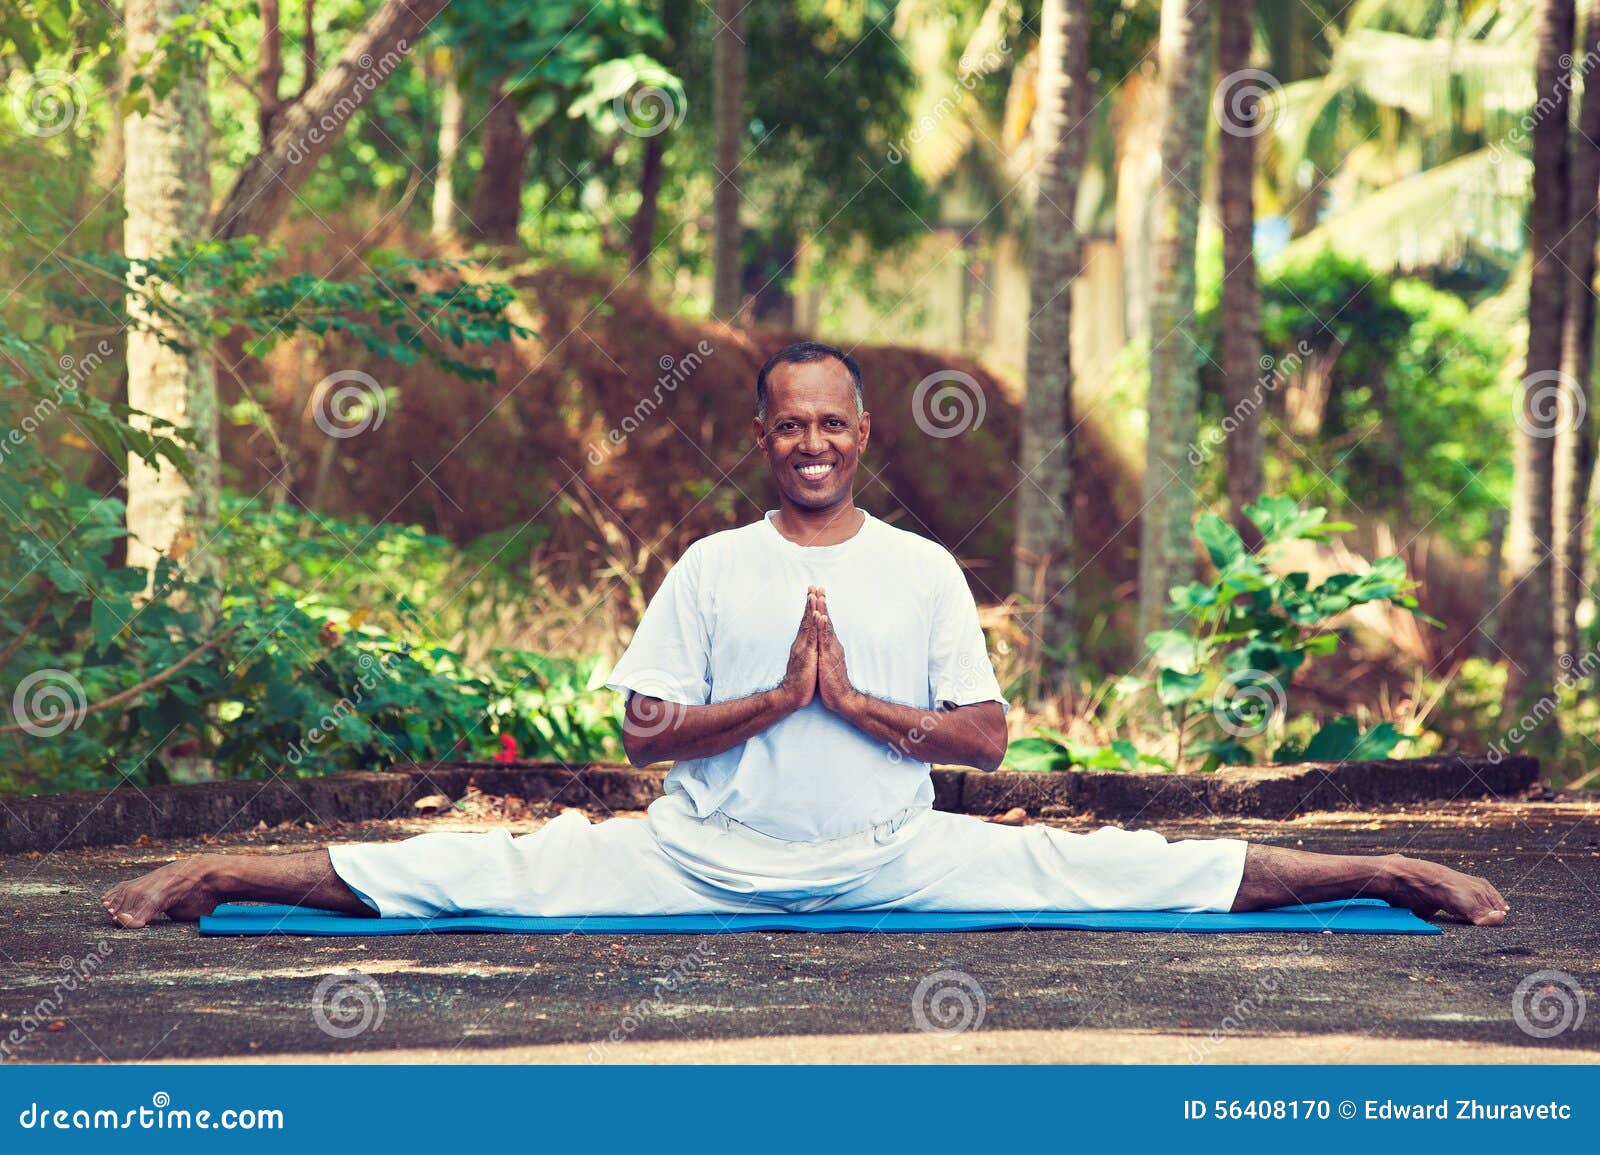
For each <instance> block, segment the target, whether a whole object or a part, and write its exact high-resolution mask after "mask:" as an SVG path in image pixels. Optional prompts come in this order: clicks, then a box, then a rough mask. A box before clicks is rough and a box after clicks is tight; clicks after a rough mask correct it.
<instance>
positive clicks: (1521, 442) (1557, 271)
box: [1506, 0, 1575, 706]
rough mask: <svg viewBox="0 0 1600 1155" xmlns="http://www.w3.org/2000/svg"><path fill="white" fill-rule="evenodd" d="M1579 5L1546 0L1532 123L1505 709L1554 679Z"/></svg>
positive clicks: (1545, 689) (1568, 0) (1564, 0)
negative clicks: (1560, 402)
mask: <svg viewBox="0 0 1600 1155" xmlns="http://www.w3.org/2000/svg"><path fill="white" fill-rule="evenodd" d="M1574 7H1575V5H1574V3H1573V0H1543V3H1542V5H1541V12H1540V22H1539V55H1538V64H1537V71H1536V77H1537V85H1538V97H1539V100H1538V103H1537V104H1536V105H1535V109H1534V114H1533V115H1534V124H1533V134H1532V135H1533V207H1532V209H1531V210H1530V211H1529V214H1528V220H1529V234H1530V239H1529V248H1530V250H1531V255H1532V258H1533V267H1532V270H1531V273H1530V275H1529V284H1528V358H1527V362H1526V366H1527V367H1526V370H1525V372H1524V373H1523V378H1522V386H1521V390H1520V405H1521V411H1520V414H1519V416H1518V419H1517V433H1516V438H1515V451H1516V456H1515V462H1516V483H1515V486H1514V488H1513V491H1512V497H1511V527H1510V537H1511V540H1510V544H1509V549H1508V553H1509V556H1508V558H1507V575H1508V577H1509V578H1510V580H1511V592H1510V594H1509V595H1508V597H1507V602H1508V612H1507V614H1506V620H1507V621H1511V622H1515V623H1516V628H1515V629H1513V630H1509V631H1507V633H1506V643H1507V654H1508V656H1509V657H1510V658H1511V663H1510V669H1509V670H1508V672H1507V679H1506V701H1507V703H1508V704H1510V705H1512V706H1522V705H1526V704H1528V703H1530V702H1532V701H1533V700H1534V699H1536V698H1539V697H1541V696H1542V695H1545V694H1548V693H1549V692H1550V691H1551V689H1552V686H1553V683H1554V679H1555V614H1554V592H1555V591H1554V587H1553V583H1552V580H1551V578H1552V568H1551V554H1550V549H1551V543H1552V539H1553V536H1554V533H1553V530H1554V526H1553V514H1554V511H1553V508H1552V496H1553V480H1554V478H1553V472H1554V465H1555V433H1556V420H1555V419H1556V407H1555V406H1554V405H1553V404H1552V403H1551V402H1552V399H1553V397H1552V395H1553V394H1554V393H1555V390H1554V389H1553V388H1552V383H1554V382H1557V381H1559V380H1560V372H1561V337H1562V325H1563V322H1564V311H1565V304H1566V296H1567V277H1568V273H1567V272H1566V269H1565V268H1564V266H1563V265H1562V263H1561V261H1562V257H1563V256H1564V255H1565V254H1564V250H1563V244H1564V238H1565V236H1566V231H1567V199H1568V197H1567V193H1568V187H1567V182H1568V180H1569V174H1568V146H1567V105H1568V100H1567V92H1568V86H1569V84H1570V79H1571V78H1570V72H1571V65H1572V57H1571V52H1572V42H1573V23H1574V11H1573V9H1574Z"/></svg>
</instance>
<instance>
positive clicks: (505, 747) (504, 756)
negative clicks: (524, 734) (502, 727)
mask: <svg viewBox="0 0 1600 1155" xmlns="http://www.w3.org/2000/svg"><path fill="white" fill-rule="evenodd" d="M521 756H522V755H521V751H519V750H518V749H517V739H516V737H515V736H514V735H511V734H502V735H500V753H498V754H496V755H495V756H494V760H495V761H496V762H515V761H516V760H517V759H518V758H520V757H521Z"/></svg>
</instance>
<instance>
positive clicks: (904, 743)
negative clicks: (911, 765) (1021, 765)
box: [837, 690, 1006, 770]
mask: <svg viewBox="0 0 1600 1155" xmlns="http://www.w3.org/2000/svg"><path fill="white" fill-rule="evenodd" d="M837 712H838V714H839V715H840V716H841V717H842V718H844V719H845V720H846V721H848V722H850V723H851V724H852V725H854V726H855V727H856V728H857V729H859V730H862V731H864V732H865V733H868V734H870V735H872V736H873V737H874V738H876V739H878V741H880V742H882V743H884V744H885V745H887V746H889V747H891V748H892V749H895V750H898V751H899V752H900V753H901V754H903V755H905V757H907V758H909V759H914V760H915V761H918V762H949V763H954V764H957V765H961V766H975V767H977V768H978V769H980V770H993V769H995V767H997V766H999V765H1000V761H1001V759H1002V758H1004V757H1005V754H1006V738H1005V713H1004V711H1003V710H1001V708H1000V704H999V703H998V702H981V703H978V704H977V705H973V706H956V707H953V708H950V709H944V708H940V707H935V708H934V709H931V710H917V709H914V708H913V707H911V706H902V705H900V703H898V702H886V701H884V700H883V699H882V698H874V697H872V696H871V695H869V694H863V693H861V692H860V691H859V690H855V691H852V692H851V693H850V694H849V696H847V697H846V698H845V699H844V700H843V701H842V702H840V703H839V705H838V707H837Z"/></svg>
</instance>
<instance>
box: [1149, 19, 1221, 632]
mask: <svg viewBox="0 0 1600 1155" xmlns="http://www.w3.org/2000/svg"><path fill="white" fill-rule="evenodd" d="M1210 17H1211V5H1210V2H1209V0H1162V5H1161V45H1160V61H1161V87H1162V112H1161V122H1162V123H1161V165H1162V177H1163V179H1164V182H1165V183H1164V185H1163V187H1162V191H1161V195H1160V197H1159V198H1158V200H1157V203H1156V213H1157V216H1156V275H1155V283H1154V286H1153V291H1152V293H1151V301H1150V328H1151V332H1150V400H1149V403H1148V406H1147V410H1148V415H1149V430H1150V432H1149V445H1148V450H1147V453H1146V458H1145V472H1144V508H1143V511H1142V513H1141V516H1140V523H1139V634H1140V636H1141V637H1142V636H1143V635H1144V634H1145V633H1147V632H1149V631H1150V630H1153V629H1156V628H1158V627H1159V626H1160V625H1161V623H1162V620H1163V619H1164V617H1165V613H1166V606H1167V590H1168V588H1169V587H1170V586H1171V585H1172V584H1173V583H1174V582H1176V581H1184V580H1188V578H1189V577H1190V575H1191V572H1192V569H1193V558H1194V546H1193V544H1192V539H1191V536H1190V535H1191V529H1190V522H1191V521H1192V519H1193V514H1194V493H1193V489H1192V485H1193V474H1194V467H1193V466H1192V465H1191V464H1190V462H1189V447H1190V446H1191V445H1192V444H1193V443H1194V440H1195V432H1196V430H1195V423H1196V419H1197V414H1198V411H1199V392H1200V378H1199V371H1198V368H1199V367H1198V364H1197V361H1196V354H1197V352H1198V348H1199V347H1198V346H1197V345H1196V344H1195V340H1194V260H1195V235H1196V232H1197V230H1198V228H1199V223H1200V187H1201V168H1202V165H1203V162H1204V157H1205V128H1206V111H1207V108H1208V106H1209V104H1210V101H1209V99H1208V98H1209V96H1210V93H1209V92H1208V91H1207V85H1206V79H1207V77H1206V73H1207V64H1208V63H1209V61H1210V57H1211V52H1210V48H1211V44H1210V40H1211V29H1210Z"/></svg>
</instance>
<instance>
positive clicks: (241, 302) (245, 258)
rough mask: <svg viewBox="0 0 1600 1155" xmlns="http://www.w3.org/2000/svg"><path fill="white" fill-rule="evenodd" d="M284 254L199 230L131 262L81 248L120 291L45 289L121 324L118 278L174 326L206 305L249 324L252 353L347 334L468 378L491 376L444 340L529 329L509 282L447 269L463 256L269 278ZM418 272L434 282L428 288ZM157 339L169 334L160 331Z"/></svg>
mask: <svg viewBox="0 0 1600 1155" xmlns="http://www.w3.org/2000/svg"><path fill="white" fill-rule="evenodd" d="M282 257H283V250H282V249H280V248H263V247H261V245H260V242H258V241H257V240H256V239H255V238H254V237H240V238H236V239H232V240H213V241H201V242H199V243H197V244H194V245H190V246H184V247H182V248H179V249H177V250H175V251H173V252H171V253H169V254H167V255H165V256H162V257H159V258H151V259H148V260H138V261H130V260H129V259H128V258H127V257H124V256H122V255H121V254H117V253H89V254H85V255H83V256H82V257H81V258H78V260H79V261H80V262H81V263H83V264H85V265H87V266H89V267H90V268H93V269H96V270H98V271H99V272H101V273H103V274H105V276H106V277H107V278H108V281H109V283H110V284H115V285H116V286H118V288H119V292H118V293H116V294H115V295H110V296H108V295H91V294H81V293H68V292H63V291H57V292H56V293H54V294H52V295H53V297H54V298H55V300H56V301H57V303H58V304H60V305H61V306H62V307H63V308H67V309H70V310H72V311H75V312H77V313H79V314H81V315H84V316H86V317H89V318H91V319H94V320H102V321H107V322H110V323H115V324H118V325H123V324H127V323H128V322H129V316H128V312H127V307H126V303H125V298H124V296H123V295H122V293H121V292H120V289H121V287H122V286H124V285H127V286H129V287H130V290H131V291H132V292H133V293H135V294H138V295H140V296H141V299H142V301H143V302H144V303H145V304H146V307H147V309H148V311H149V312H151V313H154V314H156V315H157V316H159V317H161V318H163V319H166V320H168V321H170V322H172V323H173V324H175V325H181V326H183V327H184V328H186V329H193V328H194V326H195V324H196V317H197V315H203V317H204V320H205V323H206V325H207V326H208V329H207V332H208V334H209V335H210V336H213V337H219V336H225V335H227V334H228V333H229V332H230V331H232V329H233V328H234V327H235V326H239V327H242V328H243V329H244V330H246V331H247V332H249V333H252V334H254V336H253V337H252V338H251V340H250V341H249V342H248V343H247V344H246V350H245V351H246V352H247V353H249V354H250V355H252V356H256V357H260V356H264V355H265V354H266V353H267V352H268V351H270V350H271V349H272V347H273V346H275V345H277V344H279V343H280V342H282V341H284V340H287V339H288V338H290V337H293V336H295V335H297V334H308V335H310V336H312V337H315V338H317V339H319V340H321V339H325V338H327V337H328V336H330V335H333V334H344V335H346V336H349V337H353V338H354V339H356V340H357V341H359V342H360V343H361V344H362V346H363V347H364V348H366V349H367V351H368V352H370V353H373V354H375V355H376V356H379V357H384V358H387V359H389V360H391V361H394V362H396V363H397V364H400V365H412V364H415V363H416V362H417V361H419V360H422V359H426V360H428V361H431V362H433V363H434V364H436V365H438V366H439V367H440V368H442V369H444V370H446V371H448V372H450V373H454V374H455V375H457V376H459V377H462V378H465V379H469V380H490V379H492V378H493V376H494V371H493V369H491V368H488V367H485V366H483V365H479V364H475V363H473V362H471V361H467V360H464V359H463V358H461V357H459V356H457V355H455V353H454V352H452V350H464V349H466V348H467V347H468V346H488V345H492V344H495V343H496V342H500V341H507V340H510V339H511V338H512V337H527V336H531V335H532V333H531V331H530V330H528V329H526V328H524V327H522V326H520V325H517V324H515V323H513V322H512V321H510V320H509V319H508V318H507V317H506V310H507V308H508V307H509V306H510V305H511V304H512V302H513V301H514V300H515V299H516V293H515V291H514V290H513V289H512V288H511V286H510V285H508V284H506V283H505V282H503V281H489V282H472V281H467V280H465V279H462V278H460V277H459V276H456V277H455V278H454V279H450V280H446V279H445V278H446V277H447V276H448V275H450V274H459V273H461V272H463V271H464V270H465V269H467V268H468V265H467V264H466V263H465V262H461V261H446V260H416V259H413V258H410V257H405V256H402V255H400V254H397V253H392V252H386V251H382V250H380V251H376V252H373V253H370V254H368V257H367V265H368V267H369V268H370V269H371V270H372V272H371V273H370V275H368V276H365V277H358V278H356V279H355V280H351V281H333V280H328V279H325V278H322V277H316V276H312V275H311V274H309V273H298V274H295V275H294V276H290V277H286V278H283V279H280V280H274V279H271V278H270V276H269V274H271V273H272V272H273V270H274V269H275V268H276V266H277V263H278V262H279V261H280V260H281V259H282ZM425 280H434V281H439V282H441V283H440V284H439V285H438V286H437V287H432V288H430V287H426V286H425V285H424V283H423V282H424V281H425ZM103 283H104V282H103ZM163 340H164V341H166V342H167V343H169V344H174V342H173V341H172V339H171V338H170V337H168V336H165V335H164V336H163ZM175 347H176V346H175Z"/></svg>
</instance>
